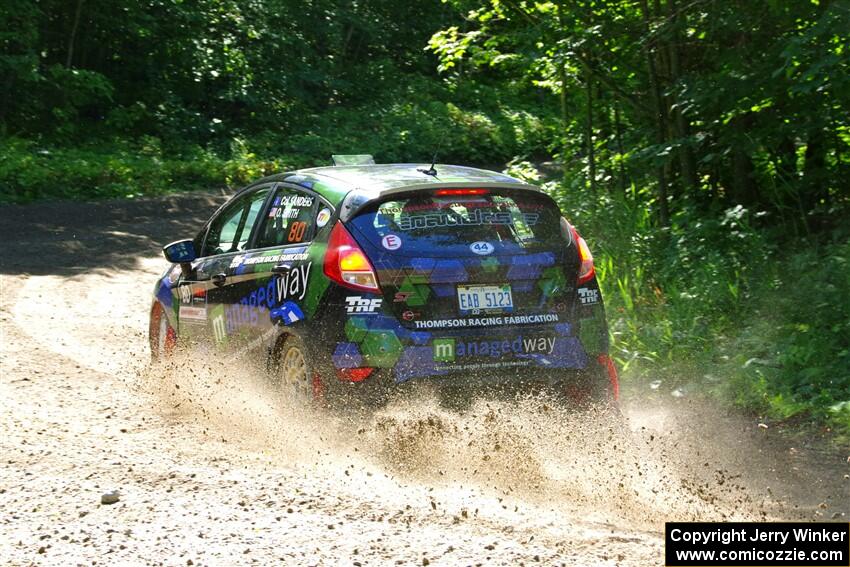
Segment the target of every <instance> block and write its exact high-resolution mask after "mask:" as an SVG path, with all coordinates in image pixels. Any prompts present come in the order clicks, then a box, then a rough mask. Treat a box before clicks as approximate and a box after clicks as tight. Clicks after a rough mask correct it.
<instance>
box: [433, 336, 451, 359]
mask: <svg viewBox="0 0 850 567" xmlns="http://www.w3.org/2000/svg"><path fill="white" fill-rule="evenodd" d="M454 361H455V340H454V339H434V362H454Z"/></svg>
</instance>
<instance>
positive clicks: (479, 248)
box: [469, 241, 495, 256]
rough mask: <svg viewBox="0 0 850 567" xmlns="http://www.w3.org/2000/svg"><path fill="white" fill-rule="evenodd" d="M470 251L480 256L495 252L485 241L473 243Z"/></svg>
mask: <svg viewBox="0 0 850 567" xmlns="http://www.w3.org/2000/svg"><path fill="white" fill-rule="evenodd" d="M469 249H470V250H472V251H473V252H475V253H476V254H478V255H479V256H486V255H487V254H492V253H493V250H495V248H493V245H492V244H490V243H489V242H484V241H481V242H473V243H472V244H470V245H469Z"/></svg>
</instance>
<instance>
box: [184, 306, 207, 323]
mask: <svg viewBox="0 0 850 567" xmlns="http://www.w3.org/2000/svg"><path fill="white" fill-rule="evenodd" d="M179 317H180V318H181V319H193V320H195V321H206V320H207V308H206V307H194V306H191V305H181V306H180V314H179Z"/></svg>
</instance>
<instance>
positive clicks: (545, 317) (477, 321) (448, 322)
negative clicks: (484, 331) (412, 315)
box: [416, 313, 560, 329]
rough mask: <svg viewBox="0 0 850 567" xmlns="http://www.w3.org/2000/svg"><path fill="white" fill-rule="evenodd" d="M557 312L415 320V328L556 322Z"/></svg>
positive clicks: (557, 318)
mask: <svg viewBox="0 0 850 567" xmlns="http://www.w3.org/2000/svg"><path fill="white" fill-rule="evenodd" d="M559 318H560V317H559V316H558V314H557V313H544V314H542V315H511V316H505V317H470V318H469V319H433V320H431V321H416V328H417V329H448V328H463V327H494V326H499V325H534V324H537V323H557V322H558V320H559Z"/></svg>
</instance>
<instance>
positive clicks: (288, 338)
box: [150, 157, 618, 403]
mask: <svg viewBox="0 0 850 567" xmlns="http://www.w3.org/2000/svg"><path fill="white" fill-rule="evenodd" d="M343 159H344V158H337V161H342V160H343ZM348 159H349V161H351V160H352V159H354V160H360V162H356V163H357V165H335V166H332V167H331V166H329V167H317V168H312V169H303V170H298V171H293V172H290V173H282V174H279V175H273V176H271V177H266V178H264V179H261V180H259V181H257V182H255V183H253V184H251V185H249V186H248V187H245V188H244V189H242V190H240V191H238V192H237V193H236V194H234V195H233V196H232V197H231V198H230V199H229V200H228V201H227V202H226V203H225V204H224V205H222V206H221V207H220V208H219V209H218V210H217V211H216V212H215V213H214V214H213V215H212V217H211V218H210V219H209V221H208V222H207V223H206V224H205V225H204V226H203V228H202V229H201V230H200V231H199V232H198V234H197V235H196V236H195V237H194V238H193V239H192V240H180V241H177V242H173V243H171V244H169V245H167V246H165V247H164V248H163V252H164V254H165V257H166V258H167V259H168V261H169V262H171V265H170V266H169V267H168V269H167V270H166V271H165V273H164V274H163V275H162V277H161V278H160V279H159V281H157V283H156V286H155V289H154V297H153V305H152V308H151V312H150V347H151V352H152V355H153V357H154V359H160V358H163V357H167V356H169V355H170V354H171V353H173V352H174V350H175V348H176V347H185V349H186V351H187V352H188V353H189V356H199V357H203V356H209V355H211V354H215V355H216V356H224V357H226V359H227V360H228V361H229V364H232V365H236V366H238V365H239V364H240V362H239V361H240V359H244V358H245V357H250V358H253V359H254V360H262V361H266V362H267V363H268V366H267V368H268V369H269V372H270V373H271V375H272V377H273V378H274V379H275V380H276V383H278V384H279V385H280V387H282V388H295V390H296V391H298V392H301V393H302V394H303V395H304V396H306V397H308V398H313V399H314V400H329V399H339V398H345V399H354V400H360V401H362V400H374V399H376V398H381V399H385V397H384V396H385V395H386V394H392V392H393V391H395V390H398V389H401V388H404V387H405V386H406V385H407V384H411V383H416V382H422V381H428V382H432V383H434V384H436V385H438V386H440V385H442V386H457V385H459V384H460V385H469V386H471V388H468V389H467V390H466V391H475V388H477V387H478V385H480V386H481V387H484V386H492V385H501V386H505V387H507V388H511V389H513V390H514V391H518V392H522V391H528V390H530V389H532V388H535V387H537V386H539V385H540V384H543V385H545V386H546V387H547V388H550V389H553V391H555V392H560V393H561V394H563V395H564V397H565V398H566V399H569V400H572V401H575V402H576V403H586V402H592V401H600V402H606V403H607V402H611V401H613V400H616V398H617V397H618V379H617V372H616V369H615V367H614V364H613V362H612V360H611V358H610V356H609V354H608V347H609V344H608V329H607V324H606V320H605V312H604V308H603V303H602V296H601V294H600V290H599V286H598V284H597V281H596V275H595V271H594V266H593V258H592V256H591V253H590V251H589V249H588V246H587V244H586V243H585V241H584V239H583V238H582V237H581V236H580V235H579V233H578V231H577V230H576V228H575V227H574V226H572V225H571V224H570V223H569V222H568V221H567V220H566V219H565V218H564V217H563V216H562V215H561V211H560V210H559V208H558V206H557V204H556V203H555V201H553V199H552V198H551V197H549V196H548V195H547V194H546V193H544V192H543V191H541V190H540V189H539V188H538V187H535V186H532V185H528V184H526V183H523V182H522V181H520V180H518V179H515V178H513V177H509V176H507V175H504V174H502V173H497V172H493V171H486V170H482V169H474V168H470V167H461V166H455V165H435V164H432V165H431V167H428V166H427V165H424V166H423V165H421V164H387V165H376V164H374V163H372V160H371V159H369V157H365V158H348ZM352 394H353V395H352Z"/></svg>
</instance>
